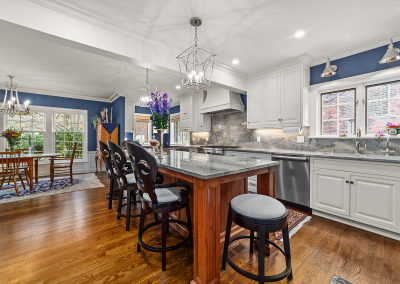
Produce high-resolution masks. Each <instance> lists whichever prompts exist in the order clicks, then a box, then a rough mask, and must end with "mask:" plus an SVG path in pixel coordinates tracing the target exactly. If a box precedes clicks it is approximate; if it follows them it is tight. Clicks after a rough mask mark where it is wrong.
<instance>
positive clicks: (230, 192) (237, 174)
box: [155, 151, 279, 283]
mask: <svg viewBox="0 0 400 284" xmlns="http://www.w3.org/2000/svg"><path fill="white" fill-rule="evenodd" d="M155 157H156V159H157V162H158V166H159V171H160V172H161V173H162V174H163V176H164V183H174V182H180V181H186V182H188V183H190V184H191V188H192V190H191V193H190V200H191V210H192V211H193V213H192V214H191V215H192V216H193V221H192V222H193V227H194V228H193V233H194V273H193V278H194V279H193V280H192V282H191V283H220V243H221V242H222V241H223V239H224V236H225V227H226V220H227V215H228V206H229V202H230V201H231V199H232V198H234V197H235V196H237V195H240V194H245V193H247V178H248V177H250V176H255V175H256V176H257V180H258V182H257V193H258V194H264V195H268V196H271V197H275V166H276V165H278V164H279V162H276V161H265V160H254V159H238V158H235V157H224V156H215V155H208V154H198V153H189V152H181V151H168V152H167V153H166V154H164V155H155ZM170 218H178V219H182V220H184V221H186V219H185V218H186V214H184V212H180V211H177V212H175V214H171V215H170ZM171 226H172V224H171ZM174 228H175V229H176V230H177V231H179V232H180V233H182V234H184V235H185V234H186V232H185V230H184V228H183V227H177V226H175V227H174ZM241 230H242V229H241V228H240V227H236V226H235V227H233V229H232V234H231V235H234V234H237V233H239V232H240V231H241ZM269 238H270V239H271V240H273V239H274V235H273V234H270V236H269Z"/></svg>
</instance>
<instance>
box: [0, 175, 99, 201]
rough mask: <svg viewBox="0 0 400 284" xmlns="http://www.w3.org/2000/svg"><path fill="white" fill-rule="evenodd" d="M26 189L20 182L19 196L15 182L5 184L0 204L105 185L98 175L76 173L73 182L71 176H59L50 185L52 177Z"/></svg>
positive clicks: (0, 194) (0, 195)
mask: <svg viewBox="0 0 400 284" xmlns="http://www.w3.org/2000/svg"><path fill="white" fill-rule="evenodd" d="M25 186H26V190H24V188H23V187H22V184H21V183H20V182H18V187H19V188H18V191H19V196H17V193H16V192H15V188H14V184H13V183H11V184H9V185H7V184H4V185H3V189H1V190H0V204H1V203H8V202H14V201H18V200H24V199H30V198H36V197H40V196H47V195H55V194H60V193H64V192H72V191H79V190H84V189H89V188H96V187H104V184H102V183H101V182H100V181H99V179H98V178H97V176H96V175H95V174H93V173H91V174H81V175H74V180H73V183H72V184H71V182H70V179H69V177H66V178H65V179H60V177H58V178H57V180H55V181H54V183H53V187H50V179H49V178H46V179H40V180H39V182H38V183H37V184H33V190H32V191H30V190H29V186H28V185H27V184H26V182H25Z"/></svg>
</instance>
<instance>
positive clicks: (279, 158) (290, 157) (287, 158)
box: [272, 155, 310, 161]
mask: <svg viewBox="0 0 400 284" xmlns="http://www.w3.org/2000/svg"><path fill="white" fill-rule="evenodd" d="M272 159H277V160H292V161H309V160H310V158H309V157H293V156H275V155H272Z"/></svg>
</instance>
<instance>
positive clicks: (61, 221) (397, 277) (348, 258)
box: [0, 175, 400, 284]
mask: <svg viewBox="0 0 400 284" xmlns="http://www.w3.org/2000/svg"><path fill="white" fill-rule="evenodd" d="M101 181H102V183H103V184H104V185H105V187H104V188H97V189H88V190H83V191H77V192H71V193H65V194H59V195H53V196H46V197H40V198H35V199H30V200H22V201H19V202H14V203H7V204H0V283H7V284H8V283H24V284H25V283H189V282H190V280H192V269H193V252H192V248H191V247H190V245H186V246H185V247H183V248H181V249H179V250H176V251H172V252H170V253H168V254H167V271H166V272H162V271H161V254H157V253H152V252H149V251H145V250H142V252H141V253H137V252H136V244H137V228H138V219H137V218H135V219H134V220H132V226H131V231H130V232H126V231H125V219H124V218H121V220H117V219H116V215H115V206H116V202H114V208H113V209H112V210H108V209H107V200H106V199H105V198H104V196H105V194H106V193H107V191H108V185H109V184H108V180H107V179H106V178H105V177H104V175H103V178H101ZM152 219H153V217H152V216H151V215H148V216H147V218H146V222H150V221H151V220H152ZM160 231H161V229H160V228H154V229H150V230H149V231H148V234H146V235H145V238H144V240H145V241H146V242H148V243H149V244H151V245H157V244H158V245H160V244H161V238H160V236H161V235H160ZM146 233H147V232H146ZM181 239H182V238H181V236H180V235H179V234H178V233H176V232H175V231H174V230H171V233H170V235H169V237H168V242H169V244H171V243H177V242H179V240H181ZM290 243H291V250H292V256H293V274H294V279H293V280H292V281H288V280H283V281H280V282H278V283H317V284H321V283H329V281H330V279H331V278H332V276H333V275H338V276H340V277H342V278H344V279H346V280H348V281H350V282H352V283H353V284H355V283H363V284H364V283H374V284H375V283H400V271H399V269H398V267H397V266H398V265H397V264H398V263H400V242H398V241H395V240H392V239H389V238H386V237H382V236H379V235H376V234H373V233H369V232H366V231H363V230H360V229H357V228H353V227H350V226H347V225H344V224H341V223H337V222H334V221H330V220H327V219H324V218H321V217H317V216H314V217H313V218H312V220H311V221H310V222H308V223H306V224H305V225H304V226H303V228H302V229H301V230H300V231H299V232H298V233H296V234H295V235H294V236H293V237H292V238H291V240H290ZM231 254H232V255H233V260H234V261H236V263H239V264H241V266H242V267H243V268H246V269H248V270H249V271H251V272H253V273H256V271H257V252H255V254H254V255H250V254H249V248H248V242H246V241H242V242H240V243H238V244H237V245H236V246H235V247H232V249H231ZM284 265H285V262H284V257H283V256H282V255H280V254H278V253H274V254H273V255H272V256H270V257H268V258H267V260H266V273H267V274H269V275H271V274H275V273H277V272H280V271H282V270H283V269H284ZM221 278H222V283H254V282H253V281H250V280H249V279H247V278H244V277H243V276H240V275H238V274H237V273H235V272H234V271H233V270H232V269H231V267H230V266H229V265H228V266H227V270H226V271H224V272H222V274H221Z"/></svg>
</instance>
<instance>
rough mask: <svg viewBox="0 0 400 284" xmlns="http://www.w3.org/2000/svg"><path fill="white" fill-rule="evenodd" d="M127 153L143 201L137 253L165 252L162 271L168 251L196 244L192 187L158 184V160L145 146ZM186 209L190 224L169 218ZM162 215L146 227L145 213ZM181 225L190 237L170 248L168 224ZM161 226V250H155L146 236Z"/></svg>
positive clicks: (178, 184) (134, 146)
mask: <svg viewBox="0 0 400 284" xmlns="http://www.w3.org/2000/svg"><path fill="white" fill-rule="evenodd" d="M127 147H128V154H129V158H130V159H131V162H132V166H133V169H134V171H135V175H136V177H137V181H138V182H137V186H138V188H139V196H140V200H141V201H142V209H141V211H140V223H139V236H138V246H137V251H138V252H140V251H141V248H142V247H143V248H144V249H146V250H149V251H153V252H161V253H162V271H165V270H166V255H167V252H169V251H173V250H176V249H178V248H180V247H182V246H184V245H185V244H186V243H187V242H189V241H190V242H191V244H192V245H193V235H192V223H191V219H190V207H189V202H190V199H189V193H190V185H189V184H188V183H186V182H180V183H172V184H155V183H154V182H153V181H154V180H155V178H156V176H157V172H158V165H157V161H156V160H155V158H154V157H153V156H152V155H151V154H150V153H148V152H147V151H146V150H145V149H144V148H143V147H140V146H137V145H134V144H131V143H128V144H127ZM183 208H186V218H187V223H185V222H183V221H181V220H173V219H169V218H168V214H169V213H170V212H174V211H177V210H180V209H183ZM146 211H147V212H154V213H161V221H155V222H153V223H151V224H148V225H147V226H145V227H144V217H145V212H146ZM171 222H173V223H178V224H180V225H182V226H184V227H186V228H187V230H188V232H189V236H188V237H187V238H185V239H184V240H183V241H182V242H180V243H179V244H177V245H174V246H170V247H167V233H168V227H169V223H171ZM160 223H161V224H162V247H161V248H156V247H152V246H149V245H147V244H145V243H144V242H143V234H144V232H146V231H147V230H148V229H149V228H151V227H153V226H155V225H158V224H160Z"/></svg>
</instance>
